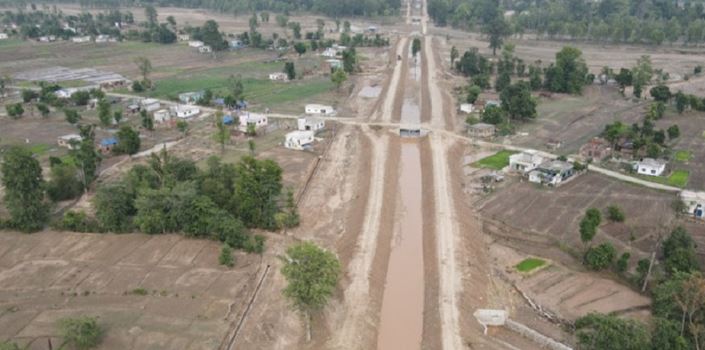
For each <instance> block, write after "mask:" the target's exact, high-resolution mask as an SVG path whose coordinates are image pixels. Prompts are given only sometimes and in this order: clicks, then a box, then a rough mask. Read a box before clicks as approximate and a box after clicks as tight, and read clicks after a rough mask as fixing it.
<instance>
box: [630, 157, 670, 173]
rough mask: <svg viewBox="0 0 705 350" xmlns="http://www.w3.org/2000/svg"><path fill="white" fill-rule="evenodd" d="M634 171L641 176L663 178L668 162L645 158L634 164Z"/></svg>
mask: <svg viewBox="0 0 705 350" xmlns="http://www.w3.org/2000/svg"><path fill="white" fill-rule="evenodd" d="M634 170H636V172H637V173H638V174H641V175H649V176H661V174H663V172H664V170H666V161H664V160H660V159H653V158H644V159H642V160H640V161H638V162H636V164H634Z"/></svg>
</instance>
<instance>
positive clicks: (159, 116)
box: [154, 109, 171, 123]
mask: <svg viewBox="0 0 705 350" xmlns="http://www.w3.org/2000/svg"><path fill="white" fill-rule="evenodd" d="M169 120H171V113H169V111H168V110H166V109H160V110H158V111H156V112H154V121H155V122H157V123H164V122H167V121H169Z"/></svg>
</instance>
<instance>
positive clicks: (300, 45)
mask: <svg viewBox="0 0 705 350" xmlns="http://www.w3.org/2000/svg"><path fill="white" fill-rule="evenodd" d="M294 50H295V51H296V53H297V54H299V57H301V55H303V54H305V53H306V43H304V42H301V41H299V42H297V43H296V44H294Z"/></svg>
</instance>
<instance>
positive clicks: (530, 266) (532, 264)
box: [516, 258, 546, 272]
mask: <svg viewBox="0 0 705 350" xmlns="http://www.w3.org/2000/svg"><path fill="white" fill-rule="evenodd" d="M543 265H546V261H545V260H543V259H538V258H526V259H524V260H522V261H521V262H520V263H518V264H517V266H516V268H517V270H518V271H519V272H529V271H531V270H534V269H536V268H539V267H541V266H543Z"/></svg>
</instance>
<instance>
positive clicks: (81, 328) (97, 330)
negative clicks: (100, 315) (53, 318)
mask: <svg viewBox="0 0 705 350" xmlns="http://www.w3.org/2000/svg"><path fill="white" fill-rule="evenodd" d="M59 333H60V334H61V337H62V338H63V339H64V344H66V345H69V346H71V347H73V348H75V349H79V350H84V349H92V348H95V347H97V346H98V345H99V344H100V342H101V340H102V338H103V329H102V328H101V327H100V326H99V325H98V322H97V320H96V319H95V318H93V317H78V318H65V319H62V320H60V321H59ZM62 348H63V346H62Z"/></svg>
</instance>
